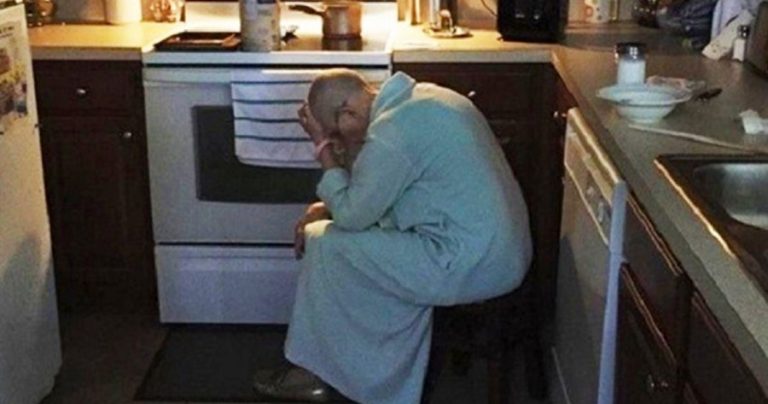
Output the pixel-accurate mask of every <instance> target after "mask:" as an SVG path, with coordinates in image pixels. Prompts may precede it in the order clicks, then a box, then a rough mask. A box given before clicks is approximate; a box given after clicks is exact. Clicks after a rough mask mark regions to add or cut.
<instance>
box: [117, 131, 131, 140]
mask: <svg viewBox="0 0 768 404" xmlns="http://www.w3.org/2000/svg"><path fill="white" fill-rule="evenodd" d="M120 136H122V138H123V139H125V140H128V139H130V138H132V137H133V133H132V132H127V131H126V132H123V133H122V134H121V135H120Z"/></svg>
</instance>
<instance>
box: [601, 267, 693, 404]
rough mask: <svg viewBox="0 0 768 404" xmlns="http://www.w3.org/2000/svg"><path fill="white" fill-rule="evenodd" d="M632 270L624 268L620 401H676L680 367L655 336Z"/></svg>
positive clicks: (658, 403)
mask: <svg viewBox="0 0 768 404" xmlns="http://www.w3.org/2000/svg"><path fill="white" fill-rule="evenodd" d="M629 273H630V271H629V270H628V268H627V267H626V266H625V267H624V268H622V272H621V286H620V290H619V325H618V326H619V332H618V345H617V355H616V361H617V363H616V403H618V404H651V403H653V404H672V403H675V402H676V400H677V397H678V396H679V394H678V389H677V387H676V385H677V377H676V368H675V366H674V364H673V362H672V360H671V358H670V357H669V355H668V353H667V352H666V351H665V349H664V348H663V347H662V345H661V344H660V341H659V340H658V339H657V338H656V337H655V336H656V335H658V330H657V329H656V328H655V326H654V325H653V324H652V323H649V321H648V320H649V318H650V313H649V312H648V308H647V307H645V305H644V304H643V302H642V299H641V297H640V294H639V293H638V290H637V287H636V286H635V284H634V282H633V280H632V277H631V275H629Z"/></svg>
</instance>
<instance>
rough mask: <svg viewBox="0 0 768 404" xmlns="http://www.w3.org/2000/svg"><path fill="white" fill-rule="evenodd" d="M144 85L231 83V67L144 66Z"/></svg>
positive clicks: (175, 85) (183, 85) (177, 85)
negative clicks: (180, 67)
mask: <svg viewBox="0 0 768 404" xmlns="http://www.w3.org/2000/svg"><path fill="white" fill-rule="evenodd" d="M143 74H144V87H168V86H172V87H185V86H187V85H194V86H199V85H201V84H203V85H205V84H212V85H215V84H229V82H230V80H231V77H232V75H231V73H230V70H229V69H205V68H200V69H189V68H183V69H178V68H144V71H143Z"/></svg>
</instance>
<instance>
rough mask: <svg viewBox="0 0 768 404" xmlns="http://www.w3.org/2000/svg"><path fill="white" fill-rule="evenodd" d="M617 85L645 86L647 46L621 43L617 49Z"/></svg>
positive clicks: (635, 43) (636, 43) (639, 43)
mask: <svg viewBox="0 0 768 404" xmlns="http://www.w3.org/2000/svg"><path fill="white" fill-rule="evenodd" d="M615 57H616V65H617V72H616V83H617V84H643V83H644V82H645V44H644V43H641V42H621V43H617V44H616V47H615Z"/></svg>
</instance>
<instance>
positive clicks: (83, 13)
mask: <svg viewBox="0 0 768 404" xmlns="http://www.w3.org/2000/svg"><path fill="white" fill-rule="evenodd" d="M124 1H141V3H142V15H143V19H144V20H151V19H152V17H151V14H150V13H149V4H150V2H151V0H124ZM56 19H57V20H60V21H82V22H104V0H58V1H56Z"/></svg>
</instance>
